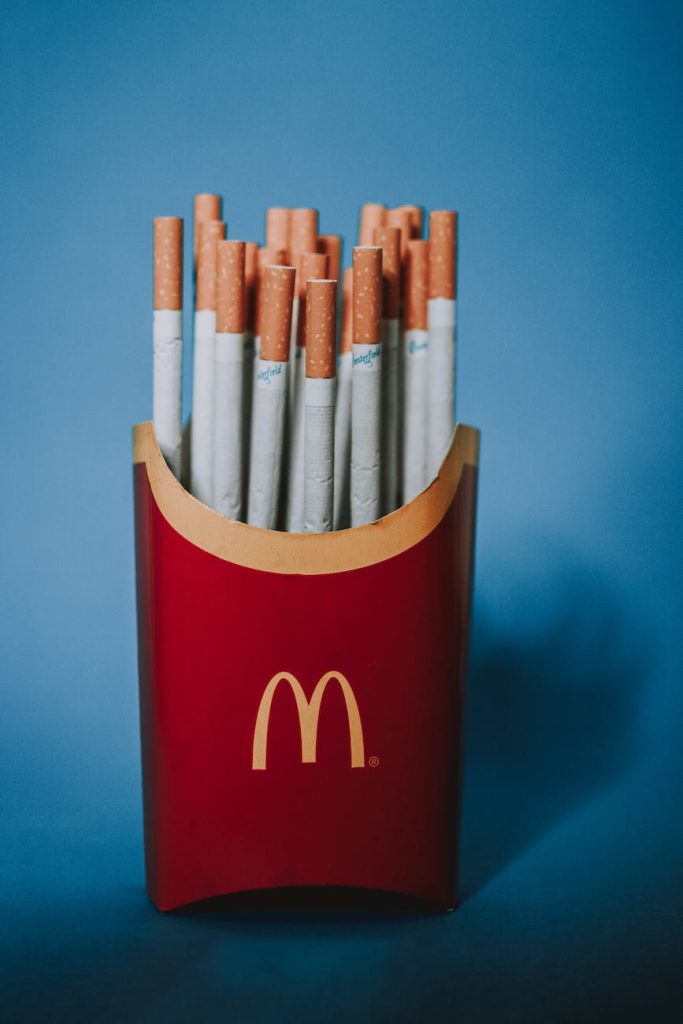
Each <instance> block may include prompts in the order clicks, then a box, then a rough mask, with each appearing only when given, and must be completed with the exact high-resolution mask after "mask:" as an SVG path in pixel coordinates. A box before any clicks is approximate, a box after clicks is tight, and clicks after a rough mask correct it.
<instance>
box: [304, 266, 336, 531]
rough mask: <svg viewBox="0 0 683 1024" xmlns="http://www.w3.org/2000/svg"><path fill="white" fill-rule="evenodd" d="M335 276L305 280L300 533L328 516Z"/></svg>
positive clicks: (326, 526)
mask: <svg viewBox="0 0 683 1024" xmlns="http://www.w3.org/2000/svg"><path fill="white" fill-rule="evenodd" d="M336 326H337V282H336V280H309V281H308V284H307V286H306V379H305V411H304V533H326V532H328V531H330V530H332V529H333V517H334V417H335V401H334V400H335V395H334V392H335V366H334V364H335V354H336V334H337V331H336Z"/></svg>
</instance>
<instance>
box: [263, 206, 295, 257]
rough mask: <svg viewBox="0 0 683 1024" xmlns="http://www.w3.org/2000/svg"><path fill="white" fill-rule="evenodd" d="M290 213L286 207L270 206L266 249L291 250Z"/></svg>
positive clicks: (267, 220)
mask: <svg viewBox="0 0 683 1024" xmlns="http://www.w3.org/2000/svg"><path fill="white" fill-rule="evenodd" d="M289 222H290V211H289V210H288V209H287V208H286V207H284V206H270V207H269V208H268V209H267V210H266V248H267V249H282V250H283V251H284V252H287V250H288V249H289Z"/></svg>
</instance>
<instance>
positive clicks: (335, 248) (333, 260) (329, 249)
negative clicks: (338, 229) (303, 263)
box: [318, 235, 342, 281]
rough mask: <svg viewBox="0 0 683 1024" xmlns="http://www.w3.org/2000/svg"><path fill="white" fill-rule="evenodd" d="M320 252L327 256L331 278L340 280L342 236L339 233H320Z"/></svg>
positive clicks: (328, 272)
mask: <svg viewBox="0 0 683 1024" xmlns="http://www.w3.org/2000/svg"><path fill="white" fill-rule="evenodd" d="M318 252H322V253H324V254H325V255H326V256H327V274H328V277H329V278H330V280H332V281H338V280H339V274H340V273H341V254H342V240H341V237H340V236H339V235H319V236H318Z"/></svg>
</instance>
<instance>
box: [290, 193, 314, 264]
mask: <svg viewBox="0 0 683 1024" xmlns="http://www.w3.org/2000/svg"><path fill="white" fill-rule="evenodd" d="M317 248H318V211H317V210H313V209H311V208H310V207H303V208H302V209H299V210H291V211H290V219H289V260H290V263H291V264H292V266H295V262H294V261H295V258H296V257H297V256H298V255H299V253H302V252H315V251H316V250H317Z"/></svg>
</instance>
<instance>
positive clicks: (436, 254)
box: [429, 210, 458, 299]
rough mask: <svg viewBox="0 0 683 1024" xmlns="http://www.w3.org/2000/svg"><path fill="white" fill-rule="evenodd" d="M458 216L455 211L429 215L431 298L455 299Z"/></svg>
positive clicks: (443, 211)
mask: <svg viewBox="0 0 683 1024" xmlns="http://www.w3.org/2000/svg"><path fill="white" fill-rule="evenodd" d="M457 237H458V215H457V213H456V212H455V210H433V211H432V212H431V213H430V214H429V298H430V299H455V298H456V295H457V292H456V270H457V267H456V247H457Z"/></svg>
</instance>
